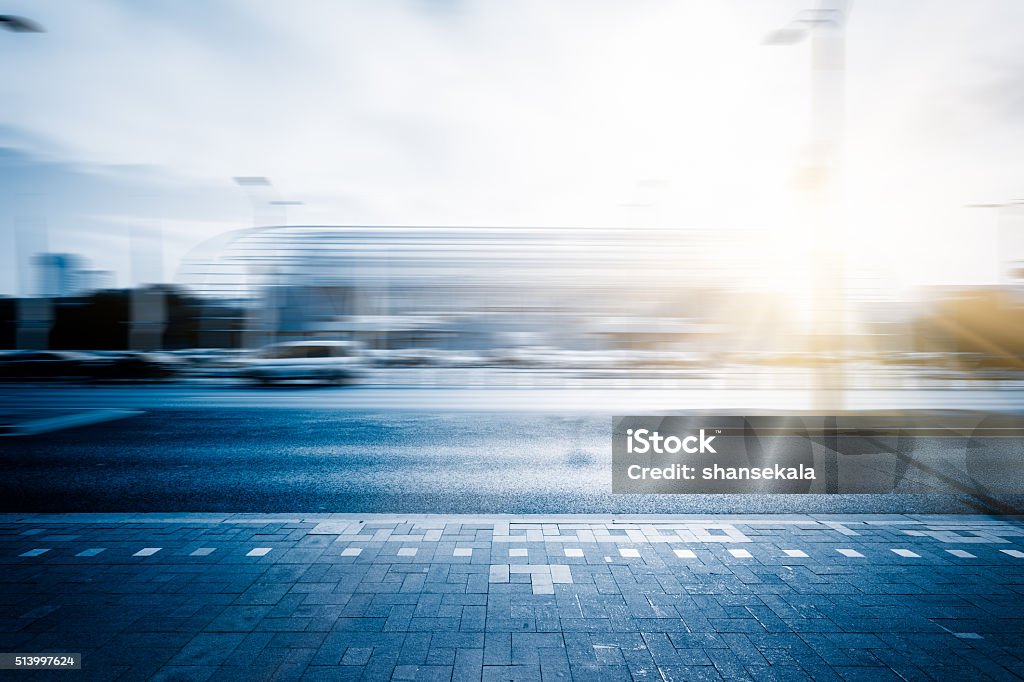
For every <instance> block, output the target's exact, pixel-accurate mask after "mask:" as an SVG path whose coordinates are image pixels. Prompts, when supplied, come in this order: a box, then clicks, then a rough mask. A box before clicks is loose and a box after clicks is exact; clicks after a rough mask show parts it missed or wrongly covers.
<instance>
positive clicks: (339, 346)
mask: <svg viewBox="0 0 1024 682" xmlns="http://www.w3.org/2000/svg"><path fill="white" fill-rule="evenodd" d="M364 366H365V363H364V360H363V357H362V353H361V352H360V349H359V346H358V345H357V344H355V343H352V342H351V341H289V342H286V343H275V344H273V345H270V346H267V347H266V348H264V349H263V350H261V351H260V352H259V353H258V354H257V355H256V357H253V358H250V359H248V360H246V361H245V362H244V363H243V366H242V369H241V372H240V373H241V375H242V376H243V377H246V378H247V379H250V380H252V381H256V382H258V383H261V384H274V383H281V382H293V381H301V382H307V383H332V384H347V383H351V382H353V381H355V380H356V379H357V378H358V377H359V376H360V374H361V373H362V369H363V367H364Z"/></svg>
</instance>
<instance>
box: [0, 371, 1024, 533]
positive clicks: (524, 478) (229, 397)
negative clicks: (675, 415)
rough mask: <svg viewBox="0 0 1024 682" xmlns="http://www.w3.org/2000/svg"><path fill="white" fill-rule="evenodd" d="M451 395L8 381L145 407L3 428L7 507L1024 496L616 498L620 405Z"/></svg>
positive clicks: (579, 508) (522, 508)
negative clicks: (90, 419)
mask: <svg viewBox="0 0 1024 682" xmlns="http://www.w3.org/2000/svg"><path fill="white" fill-rule="evenodd" d="M450 393H451V395H448V394H445V393H443V392H438V391H432V390H427V389H420V391H419V392H418V393H416V392H413V393H408V392H406V393H402V392H400V391H397V390H396V389H356V390H348V391H346V389H325V390H313V389H298V390H291V391H289V390H279V391H262V392H260V391H250V390H245V391H237V390H236V391H230V390H225V389H204V388H188V387H180V386H177V387H107V388H60V387H36V388H34V389H29V388H25V387H7V388H5V389H3V390H2V391H0V409H7V410H10V409H12V407H14V406H19V407H21V408H26V407H27V408H29V409H43V408H56V407H61V408H76V407H86V406H88V407H121V408H131V409H137V410H140V411H141V414H139V415H137V416H133V417H129V418H125V419H121V420H118V421H112V422H108V423H104V424H96V425H92V426H84V427H79V428H73V429H67V430H63V431H57V432H54V433H49V434H43V435H36V436H22V437H13V438H12V437H7V438H4V439H2V442H0V449H2V455H0V511H5V512H44V511H65V512H68V511H78V512H87V511H132V512H144V511H230V512H284V511H287V512H323V511H329V512H365V513H375V512H376V513H396V512H402V513H546V514H551V513H720V512H731V513H827V512H850V513H854V512H857V513H884V512H909V513H924V512H977V511H979V510H983V511H1000V512H1007V511H1012V510H1013V509H1015V508H1017V507H1018V506H1024V504H1022V503H1024V499H1021V500H1017V499H1006V498H1003V500H1002V501H1003V502H1004V503H1006V504H1008V505H1009V506H1008V507H1003V508H993V507H991V505H986V504H982V503H979V501H978V500H977V499H974V498H971V497H968V496H965V495H962V494H957V493H954V494H948V495H895V494H890V495H830V496H825V495H771V496H766V495H616V494H612V492H611V469H610V461H611V454H610V451H611V447H610V436H611V419H610V416H611V415H612V414H614V413H615V410H614V409H608V410H601V409H597V408H596V407H595V406H594V405H593V404H592V401H593V396H591V395H589V394H586V393H585V392H573V391H562V392H553V393H551V394H550V395H549V394H541V393H537V394H534V393H533V392H531V391H526V390H524V391H519V392H512V393H509V392H503V391H495V392H493V393H491V394H489V396H488V394H487V393H486V391H475V392H462V393H459V392H455V391H451V392H450ZM615 395H617V396H619V398H620V399H621V397H622V392H619V393H617V394H615ZM458 396H461V397H459V399H458V400H456V397H458ZM531 396H532V397H534V398H535V401H534V408H533V409H530V399H531ZM558 397H560V398H561V402H560V405H561V406H560V408H558V409H556V408H557V407H558V405H559V401H558V400H557V399H556V398H558ZM485 398H487V399H485ZM1003 399H1004V400H1005V399H1006V397H1005V396H1003ZM456 402H457V403H458V405H456ZM581 404H582V405H584V406H585V409H581V408H580V405H581ZM608 405H609V406H610V407H615V408H617V407H621V405H611V403H608Z"/></svg>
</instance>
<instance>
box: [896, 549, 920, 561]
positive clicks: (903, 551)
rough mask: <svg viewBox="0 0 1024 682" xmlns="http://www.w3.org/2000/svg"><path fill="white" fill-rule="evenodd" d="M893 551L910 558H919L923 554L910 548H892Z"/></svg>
mask: <svg viewBox="0 0 1024 682" xmlns="http://www.w3.org/2000/svg"><path fill="white" fill-rule="evenodd" d="M892 553H893V554H899V555H900V556H902V557H907V558H908V559H917V558H919V557H920V556H921V555H920V554H918V553H917V552H911V551H910V550H909V549H894V550H892Z"/></svg>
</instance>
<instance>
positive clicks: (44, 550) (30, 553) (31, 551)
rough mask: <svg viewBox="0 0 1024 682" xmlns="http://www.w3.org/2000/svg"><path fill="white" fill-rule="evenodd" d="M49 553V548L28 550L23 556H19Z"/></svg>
mask: <svg viewBox="0 0 1024 682" xmlns="http://www.w3.org/2000/svg"><path fill="white" fill-rule="evenodd" d="M49 551H50V549H49V548H45V549H44V548H39V549H30V550H29V551H27V552H25V553H24V554H21V555H20V556H39V555H40V554H46V553H47V552H49Z"/></svg>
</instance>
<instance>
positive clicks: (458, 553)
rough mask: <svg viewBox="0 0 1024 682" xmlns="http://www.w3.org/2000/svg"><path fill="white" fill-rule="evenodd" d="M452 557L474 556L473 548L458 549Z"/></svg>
mask: <svg viewBox="0 0 1024 682" xmlns="http://www.w3.org/2000/svg"><path fill="white" fill-rule="evenodd" d="M452 556H473V548H472V547H456V548H455V550H454V551H453V552H452Z"/></svg>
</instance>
